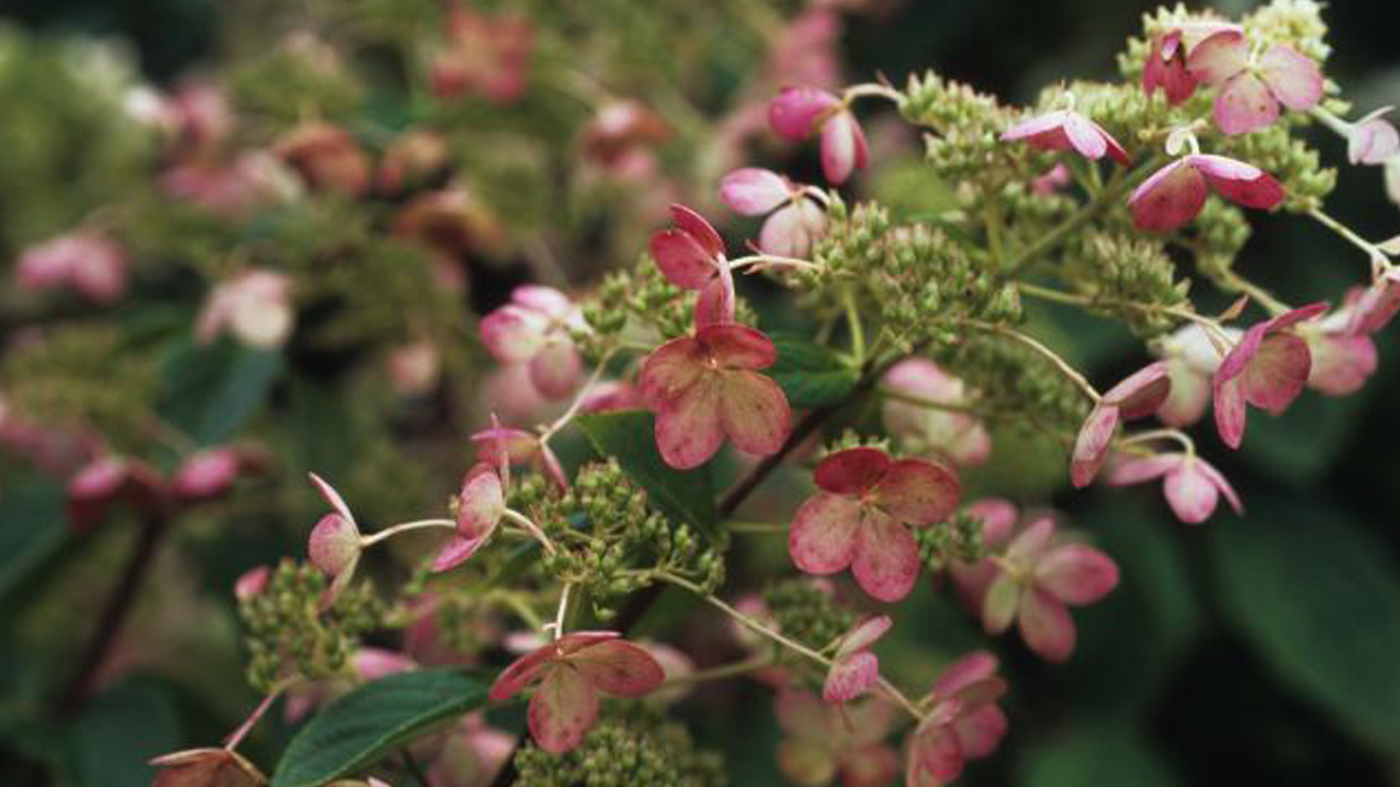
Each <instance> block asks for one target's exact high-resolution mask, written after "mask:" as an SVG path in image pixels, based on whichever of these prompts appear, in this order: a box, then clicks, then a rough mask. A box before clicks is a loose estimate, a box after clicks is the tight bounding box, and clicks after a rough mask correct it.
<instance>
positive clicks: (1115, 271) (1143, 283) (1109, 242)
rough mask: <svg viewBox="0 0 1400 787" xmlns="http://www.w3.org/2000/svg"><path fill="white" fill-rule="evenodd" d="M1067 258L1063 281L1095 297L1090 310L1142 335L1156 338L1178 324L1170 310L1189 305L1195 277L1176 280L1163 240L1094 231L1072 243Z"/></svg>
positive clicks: (1173, 267)
mask: <svg viewBox="0 0 1400 787" xmlns="http://www.w3.org/2000/svg"><path fill="white" fill-rule="evenodd" d="M1065 260H1066V272H1065V275H1064V279H1065V280H1066V281H1072V282H1075V283H1076V284H1077V285H1078V286H1079V288H1080V291H1081V292H1084V293H1085V294H1087V295H1089V296H1090V297H1092V298H1093V299H1094V303H1093V305H1092V306H1091V308H1092V309H1093V310H1094V311H1096V312H1098V313H1100V314H1107V315H1110V316H1113V317H1116V318H1118V319H1120V320H1122V321H1123V323H1124V324H1125V325H1126V326H1127V327H1128V329H1129V330H1131V331H1132V332H1133V333H1135V334H1137V335H1139V336H1143V337H1152V336H1156V335H1158V334H1162V333H1166V332H1167V331H1170V330H1171V329H1172V328H1173V327H1175V326H1176V324H1177V323H1178V322H1179V321H1180V320H1179V319H1178V318H1174V317H1172V316H1171V315H1169V314H1167V313H1166V309H1189V308H1190V301H1189V300H1188V299H1187V297H1186V293H1187V291H1188V290H1190V288H1191V280H1190V279H1181V280H1175V276H1176V266H1175V265H1174V264H1173V263H1172V261H1171V259H1170V258H1169V257H1167V255H1166V253H1165V252H1164V250H1163V249H1162V244H1161V243H1160V242H1159V241H1154V240H1142V239H1140V238H1136V237H1133V236H1131V235H1121V234H1117V233H1107V232H1090V233H1088V234H1086V235H1084V236H1083V237H1082V238H1080V239H1079V240H1078V241H1077V242H1076V243H1075V244H1074V245H1073V246H1072V247H1071V249H1070V253H1069V254H1066V255H1065ZM1144 307H1154V308H1144Z"/></svg>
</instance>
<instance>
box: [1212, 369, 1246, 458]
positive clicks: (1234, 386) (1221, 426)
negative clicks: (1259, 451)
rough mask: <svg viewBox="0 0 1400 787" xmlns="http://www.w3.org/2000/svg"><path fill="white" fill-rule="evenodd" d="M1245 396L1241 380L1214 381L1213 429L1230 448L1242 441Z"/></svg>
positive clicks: (1237, 446)
mask: <svg viewBox="0 0 1400 787" xmlns="http://www.w3.org/2000/svg"><path fill="white" fill-rule="evenodd" d="M1244 427H1245V396H1244V382H1243V381H1242V380H1239V379H1238V378H1237V379H1233V380H1223V381H1222V380H1221V379H1220V378H1219V376H1217V377H1216V381H1215V428H1216V430H1217V431H1218V432H1220V439H1221V440H1222V441H1224V443H1225V444H1226V445H1228V446H1230V447H1231V448H1239V447H1240V443H1241V442H1243V441H1244Z"/></svg>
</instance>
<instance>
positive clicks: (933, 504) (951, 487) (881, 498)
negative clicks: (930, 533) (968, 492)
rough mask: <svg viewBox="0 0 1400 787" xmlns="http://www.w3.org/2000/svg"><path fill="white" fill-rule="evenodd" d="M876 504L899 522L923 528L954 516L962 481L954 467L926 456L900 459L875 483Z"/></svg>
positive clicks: (959, 498) (960, 497) (959, 500)
mask: <svg viewBox="0 0 1400 787" xmlns="http://www.w3.org/2000/svg"><path fill="white" fill-rule="evenodd" d="M875 494H876V497H875V503H876V505H878V506H880V508H882V509H883V510H884V511H885V512H886V513H888V514H890V516H893V517H894V518H895V520H896V521H899V522H903V523H905V524H909V525H914V526H916V527H922V526H925V525H932V524H936V523H938V522H942V521H943V520H945V519H947V518H948V517H950V516H952V515H953V512H954V511H956V510H957V508H958V503H959V502H961V500H962V483H961V482H960V481H958V476H957V474H955V473H954V472H953V471H952V470H949V469H948V468H946V467H944V466H942V465H940V464H936V463H934V462H929V461H927V460H923V459H901V460H900V461H898V462H895V463H894V464H893V465H891V466H890V468H889V470H888V471H887V472H886V473H885V474H884V477H882V478H881V479H880V482H879V483H878V484H876V489H875Z"/></svg>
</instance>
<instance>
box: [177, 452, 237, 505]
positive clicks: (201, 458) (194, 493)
mask: <svg viewBox="0 0 1400 787" xmlns="http://www.w3.org/2000/svg"><path fill="white" fill-rule="evenodd" d="M242 465H243V457H242V454H241V453H240V452H239V451H238V450H236V449H233V448H212V449H207V450H204V451H198V452H196V453H194V454H193V455H191V456H190V457H189V458H188V459H186V460H185V461H184V462H183V463H182V464H181V465H180V468H179V469H178V470H176V471H175V476H174V478H172V479H171V481H170V488H171V491H173V492H174V493H175V494H176V496H178V497H179V498H181V499H182V500H188V501H195V500H209V499H211V498H214V497H218V496H219V495H221V494H223V493H224V492H226V491H227V490H228V488H229V487H230V486H232V485H233V482H234V480H235V479H236V478H237V477H238V471H239V470H240V469H241V467H242Z"/></svg>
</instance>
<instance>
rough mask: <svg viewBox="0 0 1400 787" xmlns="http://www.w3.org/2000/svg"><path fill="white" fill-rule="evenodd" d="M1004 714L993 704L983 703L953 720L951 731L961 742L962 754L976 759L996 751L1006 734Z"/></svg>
mask: <svg viewBox="0 0 1400 787" xmlns="http://www.w3.org/2000/svg"><path fill="white" fill-rule="evenodd" d="M1007 726H1008V724H1007V721H1006V714H1005V713H1002V710H1001V708H998V707H997V706H995V705H983V706H982V707H980V708H977V709H975V710H973V711H971V712H969V713H967V714H965V715H963V717H962V718H960V719H958V720H957V721H955V722H953V733H954V734H955V735H957V736H958V741H959V743H961V744H962V748H963V754H964V755H965V756H966V757H967V759H969V760H977V759H981V758H983V757H986V756H988V755H990V754H991V753H992V752H994V751H996V748H997V746H998V745H999V744H1000V743H1001V739H1002V738H1003V737H1005V735H1006V728H1007Z"/></svg>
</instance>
